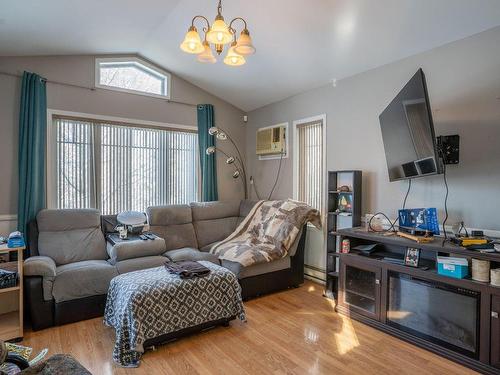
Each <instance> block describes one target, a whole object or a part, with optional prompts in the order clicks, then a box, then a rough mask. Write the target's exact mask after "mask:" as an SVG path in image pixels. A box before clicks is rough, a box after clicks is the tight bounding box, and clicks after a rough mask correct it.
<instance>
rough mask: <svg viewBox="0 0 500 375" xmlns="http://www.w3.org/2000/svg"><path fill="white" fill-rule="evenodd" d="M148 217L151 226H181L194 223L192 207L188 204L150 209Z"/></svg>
mask: <svg viewBox="0 0 500 375" xmlns="http://www.w3.org/2000/svg"><path fill="white" fill-rule="evenodd" d="M147 215H148V220H149V224H150V225H155V226H160V225H163V226H164V225H179V224H188V223H192V222H193V216H192V214H191V207H190V206H188V205H187V204H172V205H168V206H152V207H148V209H147Z"/></svg>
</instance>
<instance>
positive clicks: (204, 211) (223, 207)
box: [190, 201, 240, 222]
mask: <svg viewBox="0 0 500 375" xmlns="http://www.w3.org/2000/svg"><path fill="white" fill-rule="evenodd" d="M190 206H191V210H192V213H193V222H195V221H200V220H211V219H221V218H224V217H237V216H239V213H240V201H230V202H222V201H215V202H193V203H191V204H190Z"/></svg>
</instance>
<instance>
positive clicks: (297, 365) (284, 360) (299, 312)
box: [23, 282, 474, 375]
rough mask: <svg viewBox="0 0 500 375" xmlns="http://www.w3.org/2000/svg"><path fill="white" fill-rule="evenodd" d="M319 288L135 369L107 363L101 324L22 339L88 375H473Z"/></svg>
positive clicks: (106, 336) (253, 312) (295, 293)
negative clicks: (63, 356) (339, 307)
mask: <svg viewBox="0 0 500 375" xmlns="http://www.w3.org/2000/svg"><path fill="white" fill-rule="evenodd" d="M321 293H322V286H320V285H318V284H314V283H311V282H307V283H306V284H304V285H303V286H302V287H300V288H298V289H293V290H289V291H285V292H281V293H276V294H272V295H269V296H265V297H261V298H258V299H255V300H252V301H249V302H247V303H245V308H246V312H247V318H248V322H247V323H243V322H240V321H233V322H232V323H231V326H230V327H228V328H224V327H219V328H216V329H213V330H211V331H208V332H204V333H201V334H197V335H194V336H191V337H188V338H185V339H182V340H180V341H177V342H173V343H170V344H167V345H164V346H161V347H159V348H158V350H157V351H154V352H153V351H150V352H146V354H145V355H144V356H143V359H142V362H141V365H140V367H139V368H136V369H125V368H120V367H118V366H116V365H115V364H114V363H113V361H112V360H111V351H112V348H113V344H114V332H113V330H112V329H110V328H106V327H104V325H103V324H102V319H100V318H99V319H92V320H87V321H84V322H79V323H74V324H69V325H65V326H62V327H56V328H51V329H47V330H43V331H40V332H27V333H26V335H25V339H24V341H23V344H25V345H29V346H32V347H34V349H35V350H40V349H42V348H44V347H47V348H49V354H55V353H69V354H72V355H73V356H74V357H75V358H77V359H78V360H79V361H80V362H81V363H82V364H83V365H84V366H85V367H86V368H87V369H89V370H90V371H91V372H92V373H93V374H95V375H98V374H342V375H344V374H364V375H368V374H384V375H386V374H473V373H474V372H473V371H471V370H469V369H467V368H465V367H462V366H460V365H457V364H454V363H453V362H450V361H448V360H446V359H443V358H441V357H439V356H437V355H435V354H432V353H430V352H427V351H425V350H423V349H419V348H417V347H415V346H413V345H410V344H407V343H405V342H404V341H401V340H399V339H396V338H394V337H392V336H389V335H387V334H385V333H382V332H379V331H377V330H375V329H373V328H370V327H368V326H366V325H363V324H362V323H358V322H356V321H351V320H350V319H348V318H346V317H344V316H341V315H338V314H337V313H335V312H334V305H333V303H332V302H331V301H329V300H327V299H325V298H323V297H322V295H321Z"/></svg>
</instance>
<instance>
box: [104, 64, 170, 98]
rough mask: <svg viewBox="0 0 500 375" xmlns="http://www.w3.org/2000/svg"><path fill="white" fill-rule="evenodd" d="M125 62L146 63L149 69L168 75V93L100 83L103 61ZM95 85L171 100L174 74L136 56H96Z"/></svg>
mask: <svg viewBox="0 0 500 375" xmlns="http://www.w3.org/2000/svg"><path fill="white" fill-rule="evenodd" d="M124 62H132V63H138V64H141V65H144V66H145V67H146V68H147V69H149V70H151V71H153V72H155V73H157V74H158V75H163V76H165V77H166V80H167V84H166V90H167V93H166V95H159V94H153V93H149V92H144V91H139V90H133V89H125V88H122V87H116V86H108V85H103V84H101V83H100V81H101V79H100V78H101V69H100V68H101V65H100V64H101V63H124ZM94 86H95V87H96V88H99V89H104V90H112V91H118V92H125V93H129V94H135V95H142V96H149V97H153V98H158V99H164V100H170V98H171V96H172V95H171V94H172V93H171V89H172V75H171V74H170V73H169V72H167V71H166V70H164V69H161V68H159V67H157V66H156V65H153V64H151V63H150V62H148V61H146V60H144V59H141V58H139V57H136V56H130V57H96V58H95V65H94Z"/></svg>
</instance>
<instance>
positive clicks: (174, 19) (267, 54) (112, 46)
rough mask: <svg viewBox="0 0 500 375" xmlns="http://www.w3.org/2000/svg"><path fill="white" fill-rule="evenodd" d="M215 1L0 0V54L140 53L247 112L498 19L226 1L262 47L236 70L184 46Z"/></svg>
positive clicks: (393, 0)
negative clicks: (193, 21) (202, 57)
mask: <svg viewBox="0 0 500 375" xmlns="http://www.w3.org/2000/svg"><path fill="white" fill-rule="evenodd" d="M216 3H217V1H216V0H204V1H199V0H183V1H181V0H141V1H137V0H106V1H103V0H85V1H81V0H45V1H40V0H16V1H7V0H0V55H4V56H9V55H10V56H12V55H53V54H87V53H89V54H96V53H139V54H141V55H143V56H145V57H146V58H148V59H150V60H152V61H154V62H156V63H157V64H159V65H162V66H164V67H165V68H166V69H167V70H170V71H171V72H172V73H174V74H177V75H178V76H180V77H182V78H185V79H186V80H188V81H190V82H192V83H194V84H195V85H198V86H199V87H201V88H203V89H205V90H207V91H209V92H211V93H213V94H215V95H217V96H219V97H221V98H223V99H225V100H226V101H228V102H230V103H232V104H234V105H235V106H237V107H239V108H241V109H243V110H246V111H249V110H252V109H255V108H258V107H261V106H263V105H266V104H269V103H272V102H276V101H279V100H281V99H284V98H286V97H288V96H291V95H294V94H297V93H299V92H303V91H306V90H308V89H311V88H313V87H317V86H321V85H324V84H327V83H328V82H331V81H332V80H333V79H342V78H345V77H348V76H351V75H354V74H357V73H360V72H363V71H366V70H368V69H372V68H375V67H377V66H380V65H383V64H387V63H390V62H392V61H395V60H398V59H401V58H404V57H407V56H410V55H413V54H415V53H418V52H422V51H425V50H428V49H431V48H434V47H437V46H440V45H443V44H445V43H448V42H451V41H454V40H458V39H462V38H464V37H467V36H469V35H472V34H475V33H478V32H481V31H484V30H487V29H489V28H492V27H495V26H498V25H500V1H499V0H246V1H243V0H226V1H223V7H224V16H225V18H226V21H228V20H230V19H231V18H233V17H235V16H242V17H244V18H245V19H246V20H247V21H248V24H249V29H250V32H251V35H252V37H253V40H254V44H255V46H256V48H257V53H256V54H255V55H254V56H251V57H249V58H248V59H247V64H246V65H244V66H242V67H238V68H235V67H229V66H226V65H224V64H223V63H222V62H218V63H217V64H214V65H205V64H201V63H198V62H197V61H196V59H195V57H194V56H192V55H188V54H186V53H184V52H182V51H181V50H180V49H179V44H180V42H181V40H182V39H183V35H184V33H185V32H186V30H187V28H188V26H189V25H190V22H191V18H192V16H194V15H196V14H203V15H206V16H208V17H209V18H210V19H213V17H214V16H215V12H216V5H217V4H216ZM199 29H201V25H200V27H199ZM174 97H175V93H174Z"/></svg>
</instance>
